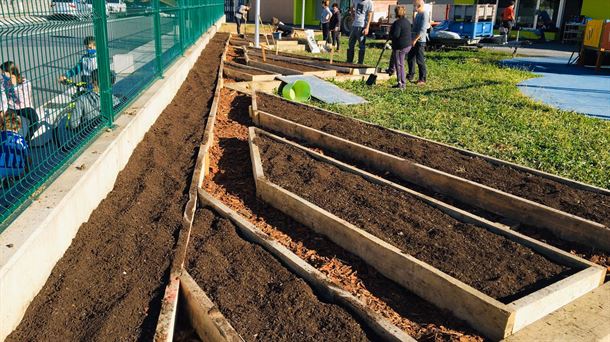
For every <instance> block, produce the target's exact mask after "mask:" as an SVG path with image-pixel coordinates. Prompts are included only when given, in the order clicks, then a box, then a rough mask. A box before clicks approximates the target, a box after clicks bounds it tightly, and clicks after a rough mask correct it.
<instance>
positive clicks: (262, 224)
mask: <svg viewBox="0 0 610 342" xmlns="http://www.w3.org/2000/svg"><path fill="white" fill-rule="evenodd" d="M220 99H221V101H220V104H219V109H218V114H217V117H216V124H215V139H216V141H215V144H214V145H213V147H212V149H211V150H210V163H211V165H210V174H209V175H208V176H206V177H207V178H206V181H205V182H204V187H205V189H206V190H207V191H208V192H210V193H211V194H212V195H214V197H216V198H218V199H220V200H221V201H222V202H224V203H225V204H227V205H228V206H229V207H231V208H232V209H233V210H235V211H236V212H238V213H240V214H241V215H242V216H244V217H245V218H247V219H248V220H249V221H250V222H252V223H253V224H255V225H256V226H257V227H258V228H259V229H261V230H262V231H264V232H265V233H267V234H269V235H270V236H272V237H273V238H274V239H276V240H277V241H279V242H280V243H282V244H283V245H285V246H286V247H287V248H289V249H290V250H291V251H293V252H294V253H295V254H297V255H298V256H299V257H301V258H302V259H303V260H305V261H307V262H308V263H310V264H311V265H313V266H314V267H316V268H318V269H319V270H320V271H321V272H322V273H324V274H325V275H326V276H328V277H329V278H330V279H331V280H332V281H333V282H335V283H336V284H337V285H339V286H341V287H342V288H344V289H345V290H347V291H349V292H351V293H352V294H353V295H355V296H356V297H358V298H360V299H361V300H363V301H364V302H365V303H366V304H367V306H368V307H369V308H371V309H372V310H373V311H375V312H378V313H380V314H381V315H383V316H384V317H386V318H388V319H389V320H390V321H391V322H392V323H393V324H395V325H397V326H398V327H399V328H401V329H403V330H404V331H406V332H407V333H409V334H410V335H411V336H413V337H414V338H416V339H418V340H419V341H461V342H466V341H482V340H483V338H482V337H481V336H480V335H478V333H476V332H475V331H474V330H473V329H472V328H470V327H469V326H468V325H466V324H465V323H463V322H461V321H460V320H459V319H457V318H455V317H454V316H452V315H451V314H449V313H447V312H444V311H442V310H440V309H438V308H436V307H435V306H433V305H432V304H430V303H428V302H426V301H424V300H422V299H421V298H419V297H417V296H416V295H414V294H412V293H410V292H408V291H406V290H405V289H404V288H402V287H401V286H399V285H397V284H396V283H394V282H392V281H391V280H388V279H387V278H385V277H383V276H382V275H381V274H379V273H378V272H377V271H376V270H375V269H374V268H372V267H370V266H368V265H367V264H366V263H365V262H363V261H362V260H361V259H359V258H358V257H356V256H354V255H353V254H350V253H348V252H347V251H345V250H343V249H341V248H340V247H338V246H337V245H335V244H333V243H332V242H331V241H329V240H327V239H326V238H325V237H323V236H321V235H318V234H315V233H314V232H313V231H312V230H310V229H309V228H307V227H304V226H302V225H300V224H299V223H297V222H295V221H293V220H292V219H291V218H290V217H288V216H286V215H284V214H282V213H281V212H279V211H277V210H275V209H274V208H272V207H270V206H268V205H266V204H265V203H263V202H262V201H259V200H257V199H256V188H255V185H254V180H253V175H252V166H251V162H250V151H249V147H248V126H251V125H252V122H251V120H250V118H249V117H248V106H249V105H250V102H251V99H250V97H248V96H245V95H238V93H237V92H235V91H231V90H228V89H226V88H225V89H223V90H222V93H221V97H220Z"/></svg>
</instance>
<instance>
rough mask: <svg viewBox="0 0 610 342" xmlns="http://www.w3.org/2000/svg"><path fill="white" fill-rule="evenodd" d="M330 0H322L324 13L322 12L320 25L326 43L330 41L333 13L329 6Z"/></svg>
mask: <svg viewBox="0 0 610 342" xmlns="http://www.w3.org/2000/svg"><path fill="white" fill-rule="evenodd" d="M328 4H329V1H328V0H323V1H322V13H320V25H321V26H322V38H323V39H324V41H325V42H326V44H328V43H330V34H329V33H330V18H331V17H332V16H333V13H332V12H331V11H330V8H328Z"/></svg>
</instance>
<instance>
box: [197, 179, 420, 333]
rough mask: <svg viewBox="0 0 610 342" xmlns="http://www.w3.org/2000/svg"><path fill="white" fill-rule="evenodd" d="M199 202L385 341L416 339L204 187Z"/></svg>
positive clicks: (200, 190)
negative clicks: (233, 225)
mask: <svg viewBox="0 0 610 342" xmlns="http://www.w3.org/2000/svg"><path fill="white" fill-rule="evenodd" d="M199 201H200V203H201V205H202V206H209V207H211V208H212V209H213V210H214V211H216V212H217V213H218V214H220V215H221V216H222V217H224V218H226V219H228V220H231V221H232V222H233V224H235V226H236V227H237V228H238V229H239V231H240V233H242V235H243V237H244V238H245V239H246V240H247V241H250V242H251V243H255V244H257V245H260V246H261V247H263V248H264V249H265V250H266V251H267V252H269V253H271V254H272V255H273V256H275V257H276V258H277V259H279V260H280V262H281V263H282V264H283V265H284V266H285V267H286V268H288V269H289V270H290V271H291V272H293V273H294V274H296V275H297V276H299V277H301V278H303V280H305V281H306V282H307V283H308V284H309V285H310V286H311V287H312V288H313V289H314V290H315V292H316V293H317V294H318V295H320V296H321V297H322V298H324V299H325V300H328V301H330V302H334V303H337V304H339V305H341V306H343V307H344V308H346V309H347V310H349V311H351V312H352V313H353V314H355V315H356V316H357V317H358V318H359V319H360V320H361V321H363V322H364V323H365V324H366V325H367V326H368V327H369V328H370V329H372V330H373V331H375V333H377V334H378V335H379V336H380V337H382V338H383V339H384V340H385V341H410V342H414V341H415V339H413V338H412V337H410V336H409V335H408V334H407V333H405V332H404V331H403V330H401V329H400V328H398V327H397V326H395V325H393V324H392V323H390V322H389V321H388V320H387V319H385V318H383V317H382V316H381V315H379V314H377V313H375V312H373V311H371V310H370V309H369V308H368V307H367V306H366V304H364V303H363V302H362V301H361V300H359V299H358V298H356V297H355V296H354V295H352V294H351V293H349V292H347V291H345V290H343V289H341V288H340V287H338V286H337V285H335V284H333V282H332V281H331V280H330V279H329V278H328V277H327V276H325V275H324V274H323V273H322V272H320V271H319V270H318V269H316V268H315V267H313V266H311V265H310V264H308V263H307V262H306V261H304V260H303V259H301V258H299V257H298V256H297V255H296V254H294V253H293V252H292V251H290V250H289V249H288V248H286V247H285V246H283V245H282V244H280V243H279V242H277V241H276V240H275V239H273V238H271V237H270V236H269V235H267V234H265V233H264V232H263V231H261V230H260V229H258V228H257V227H256V226H254V225H253V224H252V223H250V222H249V221H247V220H246V219H245V218H243V217H242V216H240V215H239V214H237V213H236V212H235V211H234V210H232V209H231V208H229V207H228V206H226V205H225V204H223V203H222V202H220V201H219V200H218V199H216V198H214V197H213V196H212V195H210V194H209V193H208V192H206V191H205V190H203V189H199Z"/></svg>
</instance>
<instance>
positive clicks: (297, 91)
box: [282, 80, 311, 102]
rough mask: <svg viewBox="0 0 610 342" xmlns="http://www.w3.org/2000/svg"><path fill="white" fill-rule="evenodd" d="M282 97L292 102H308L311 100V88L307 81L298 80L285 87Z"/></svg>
mask: <svg viewBox="0 0 610 342" xmlns="http://www.w3.org/2000/svg"><path fill="white" fill-rule="evenodd" d="M282 96H283V97H284V98H285V99H287V100H291V101H297V102H307V101H309V99H310V98H311V87H310V86H309V83H307V82H306V81H303V80H297V81H295V82H292V83H288V84H286V85H285V86H284V88H283V89H282Z"/></svg>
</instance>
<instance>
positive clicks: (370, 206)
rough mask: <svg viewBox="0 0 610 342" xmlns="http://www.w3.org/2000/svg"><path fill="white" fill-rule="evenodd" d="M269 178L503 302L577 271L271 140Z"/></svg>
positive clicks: (266, 144) (265, 156)
mask: <svg viewBox="0 0 610 342" xmlns="http://www.w3.org/2000/svg"><path fill="white" fill-rule="evenodd" d="M256 144H257V145H258V147H259V148H260V153H261V159H262V164H263V165H262V166H263V170H264V172H265V177H266V178H267V179H269V180H270V181H271V182H273V183H275V184H277V185H279V186H281V187H282V188H284V189H286V190H288V191H291V192H293V193H295V194H296V195H298V196H301V197H303V198H304V199H306V200H308V201H310V202H312V203H313V204H315V205H317V206H319V207H321V208H322V209H324V210H327V211H329V212H331V213H333V214H335V215H337V216H338V217H340V218H342V219H344V220H347V221H348V222H350V223H352V224H354V225H356V226H357V227H359V228H362V229H364V230H366V231H368V232H369V233H371V234H373V235H375V236H377V237H379V238H381V239H382V240H384V241H387V242H389V243H391V244H392V245H394V246H396V247H398V248H400V249H402V250H403V251H404V252H405V253H408V254H410V255H412V256H414V257H415V258H417V259H419V260H422V261H424V262H426V263H428V264H430V265H432V266H434V267H436V268H438V269H440V270H441V271H443V272H445V273H447V274H449V275H451V276H452V277H455V278H457V279H459V280H461V281H463V282H464V283H466V284H469V285H470V286H472V287H474V288H476V289H478V290H479V291H481V292H483V293H486V294H487V295H489V296H491V297H493V298H496V299H498V300H500V301H502V302H504V303H508V302H511V301H512V300H515V299H517V298H520V297H522V296H524V295H526V294H529V293H531V292H534V291H536V290H538V289H540V288H542V287H544V286H546V285H548V284H549V283H550V282H553V281H557V280H558V279H561V278H562V277H563V276H565V275H568V274H570V273H571V271H572V270H571V269H570V268H568V267H564V266H561V265H558V264H555V263H554V262H552V261H550V260H548V259H546V258H545V257H543V256H542V255H540V254H538V253H536V252H535V251H533V250H532V249H530V248H528V247H525V246H523V245H520V244H518V243H516V242H513V241H511V240H509V239H507V238H506V237H504V236H501V235H498V234H494V233H492V232H490V231H488V230H486V229H484V228H481V227H477V226H475V225H472V224H466V223H463V222H460V221H458V220H456V219H454V218H453V217H451V216H449V215H447V214H445V213H444V212H442V211H441V210H440V209H436V208H434V207H433V206H431V205H428V204H426V203H425V202H423V201H422V200H419V199H417V198H416V197H415V196H413V195H410V194H408V193H405V192H401V191H398V190H396V189H394V188H392V187H390V186H387V185H379V184H375V183H372V182H369V181H367V180H366V179H364V178H362V177H361V176H358V175H355V174H353V173H350V172H347V171H343V170H341V169H339V168H337V167H335V166H333V165H331V164H328V163H324V162H321V161H318V160H316V159H314V158H313V157H312V156H310V155H309V154H307V153H305V152H304V151H302V150H299V149H297V148H296V147H293V146H290V145H288V144H286V143H282V142H278V141H275V140H273V139H271V138H269V137H266V136H264V135H263V136H261V137H257V140H256Z"/></svg>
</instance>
